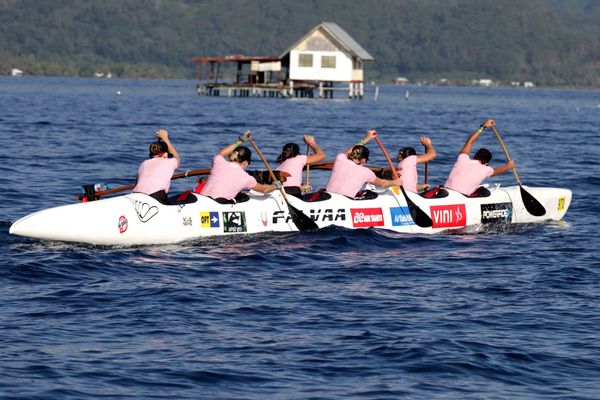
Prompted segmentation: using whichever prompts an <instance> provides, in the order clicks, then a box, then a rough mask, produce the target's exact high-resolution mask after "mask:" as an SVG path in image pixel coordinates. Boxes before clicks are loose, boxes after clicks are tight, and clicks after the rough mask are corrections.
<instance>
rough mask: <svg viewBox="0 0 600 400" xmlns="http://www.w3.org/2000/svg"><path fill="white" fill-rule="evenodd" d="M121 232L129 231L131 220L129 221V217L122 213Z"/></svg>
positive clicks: (120, 218) (120, 219)
mask: <svg viewBox="0 0 600 400" xmlns="http://www.w3.org/2000/svg"><path fill="white" fill-rule="evenodd" d="M118 226H119V232H120V233H121V234H123V233H125V232H126V231H127V228H128V227H129V222H128V221H127V218H125V216H124V215H121V216H120V217H119V224H118Z"/></svg>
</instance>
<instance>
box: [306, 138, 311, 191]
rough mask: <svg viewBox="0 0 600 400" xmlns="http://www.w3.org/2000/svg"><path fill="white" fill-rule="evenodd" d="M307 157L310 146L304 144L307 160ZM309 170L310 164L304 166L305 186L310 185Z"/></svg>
mask: <svg viewBox="0 0 600 400" xmlns="http://www.w3.org/2000/svg"><path fill="white" fill-rule="evenodd" d="M308 157H310V144H306V158H307V159H308ZM309 170H310V164H308V163H307V164H306V186H308V185H310V180H309V177H310V174H309Z"/></svg>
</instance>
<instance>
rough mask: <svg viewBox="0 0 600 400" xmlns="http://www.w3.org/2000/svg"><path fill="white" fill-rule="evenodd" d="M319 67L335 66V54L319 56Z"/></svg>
mask: <svg viewBox="0 0 600 400" xmlns="http://www.w3.org/2000/svg"><path fill="white" fill-rule="evenodd" d="M321 68H335V56H321Z"/></svg>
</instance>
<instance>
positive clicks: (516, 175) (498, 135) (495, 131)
mask: <svg viewBox="0 0 600 400" xmlns="http://www.w3.org/2000/svg"><path fill="white" fill-rule="evenodd" d="M492 129H493V130H494V133H495V134H496V138H498V142H500V146H502V150H504V154H505V155H506V159H507V160H508V161H510V156H509V155H508V150H506V146H505V145H504V142H503V141H502V138H501V137H500V134H499V133H498V130H497V129H496V127H495V126H493V125H492ZM512 170H513V174H515V179H516V180H517V183H518V184H519V186H522V185H521V180H520V179H519V175H518V174H517V168H516V167H513V169H512Z"/></svg>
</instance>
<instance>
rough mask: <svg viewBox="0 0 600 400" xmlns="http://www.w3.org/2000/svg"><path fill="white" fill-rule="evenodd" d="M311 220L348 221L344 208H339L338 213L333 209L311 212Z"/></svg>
mask: <svg viewBox="0 0 600 400" xmlns="http://www.w3.org/2000/svg"><path fill="white" fill-rule="evenodd" d="M310 218H311V219H312V220H313V221H323V222H325V221H329V222H335V221H345V220H346V210H345V209H344V208H338V209H337V211H335V212H334V211H333V208H326V209H324V210H321V209H320V208H319V209H317V210H310Z"/></svg>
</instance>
